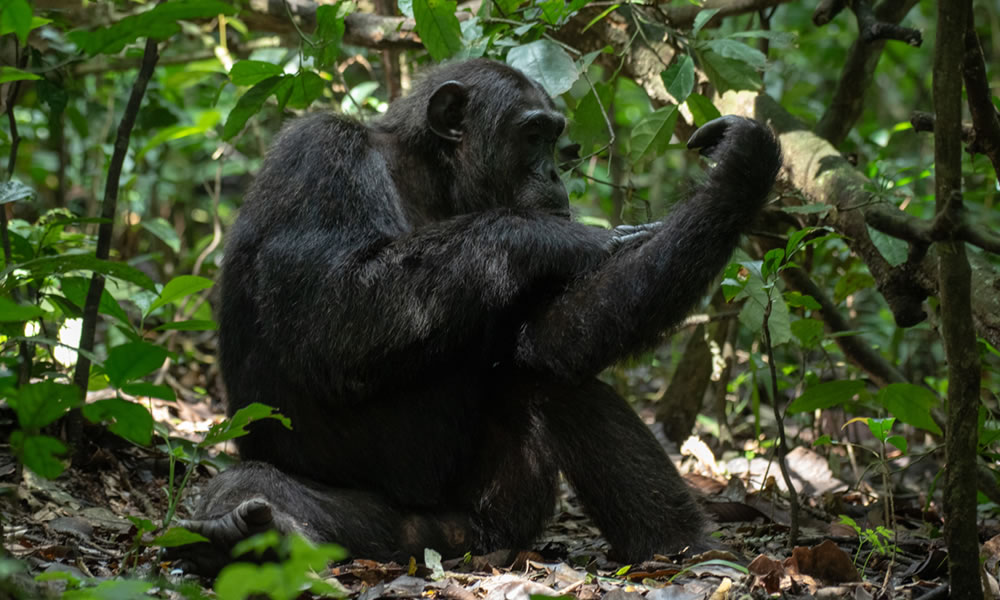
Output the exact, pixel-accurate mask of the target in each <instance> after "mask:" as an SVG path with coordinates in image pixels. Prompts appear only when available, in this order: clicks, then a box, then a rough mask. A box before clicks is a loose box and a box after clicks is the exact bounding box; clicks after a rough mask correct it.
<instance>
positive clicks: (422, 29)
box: [413, 0, 462, 60]
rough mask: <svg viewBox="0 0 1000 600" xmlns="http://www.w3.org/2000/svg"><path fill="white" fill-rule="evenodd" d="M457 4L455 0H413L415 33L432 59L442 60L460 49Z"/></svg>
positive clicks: (460, 28)
mask: <svg viewBox="0 0 1000 600" xmlns="http://www.w3.org/2000/svg"><path fill="white" fill-rule="evenodd" d="M457 6H458V5H457V3H456V2H455V0H413V18H414V19H415V20H416V22H417V33H418V34H419V35H420V40H421V41H422V42H423V43H424V47H426V48H427V52H429V53H430V55H431V57H432V58H433V59H434V60H444V59H446V58H448V57H450V56H451V55H452V54H455V53H456V52H458V51H459V50H461V49H462V27H461V26H460V25H459V24H458V17H456V16H455V9H456V8H457Z"/></svg>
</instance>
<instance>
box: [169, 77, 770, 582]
mask: <svg viewBox="0 0 1000 600" xmlns="http://www.w3.org/2000/svg"><path fill="white" fill-rule="evenodd" d="M564 125H565V118H564V117H563V116H562V115H561V114H560V113H559V112H558V111H557V110H556V108H555V105H554V104H553V102H552V100H551V99H550V98H549V97H548V96H547V95H546V93H545V92H544V90H543V89H542V88H541V87H540V86H539V85H538V84H537V83H535V82H534V81H532V80H530V79H528V78H527V77H525V76H524V75H523V74H522V73H520V72H519V71H517V70H515V69H513V68H511V67H509V66H506V65H504V64H501V63H497V62H492V61H488V60H472V61H468V62H456V63H452V64H448V65H445V66H441V67H439V68H437V69H435V70H433V71H432V72H430V73H429V74H428V75H427V76H426V77H425V78H424V79H423V80H422V81H420V82H419V83H418V84H417V85H416V86H415V88H414V90H413V92H412V93H411V94H410V95H409V96H407V97H405V98H402V99H400V100H398V101H396V102H394V103H393V104H392V105H391V106H390V107H389V109H388V111H387V112H386V114H385V115H384V116H382V117H380V118H379V119H377V120H376V121H374V122H373V123H372V124H370V125H365V124H362V123H358V122H355V121H351V120H348V119H345V118H342V117H339V116H335V115H331V114H313V115H310V116H306V117H303V118H300V119H297V120H295V121H292V122H291V123H290V124H288V125H287V126H286V127H285V128H284V129H283V131H282V132H281V133H280V134H279V135H278V137H277V138H276V139H275V141H274V143H273V144H272V146H271V149H270V151H269V153H268V155H267V158H266V160H265V161H264V163H263V165H262V166H261V169H260V173H259V174H258V175H257V178H256V180H255V182H254V183H253V185H252V187H251V189H250V191H249V193H248V194H247V197H246V201H245V203H244V205H243V208H242V211H241V214H240V216H239V218H238V219H237V222H236V224H235V225H234V227H233V229H232V231H231V232H230V234H229V238H228V240H227V246H226V257H225V264H224V267H223V276H222V305H221V309H220V310H221V317H220V331H219V334H220V355H221V359H220V360H221V367H222V373H223V376H224V378H225V384H226V387H227V390H228V399H229V411H230V413H232V411H235V410H236V409H239V408H240V407H243V406H246V405H247V404H249V403H251V402H263V403H265V404H269V405H271V406H274V407H276V408H277V409H279V410H280V411H281V413H283V414H284V415H286V416H288V417H289V418H290V419H291V422H292V426H293V430H292V431H289V430H287V429H285V428H284V427H282V426H280V425H279V424H277V423H275V422H273V421H265V422H259V423H256V424H254V425H253V426H252V431H251V433H250V435H248V436H247V437H244V438H242V439H240V440H238V442H237V447H238V448H239V452H240V455H241V457H242V459H243V460H244V462H243V463H241V464H240V465H238V466H236V467H234V468H232V469H230V470H228V471H225V472H223V473H221V474H220V475H218V476H217V477H216V478H215V479H214V480H213V481H212V482H211V483H210V484H209V485H208V486H207V489H206V490H205V493H204V499H203V503H202V506H201V507H200V509H199V510H198V511H197V514H196V515H195V519H194V520H192V521H189V522H187V523H186V525H187V526H189V527H191V528H193V529H195V530H197V531H200V532H201V533H203V534H205V535H206V536H207V537H208V538H209V539H210V540H212V542H213V543H212V544H202V545H200V546H198V547H191V548H189V549H188V551H189V552H188V558H189V559H191V562H193V563H194V567H195V568H199V569H201V570H203V571H212V570H214V569H216V568H218V566H219V565H220V564H222V563H223V562H225V561H227V560H230V557H229V556H228V548H230V547H231V546H232V544H233V543H234V542H235V541H237V540H239V539H241V538H243V537H246V536H247V535H249V534H251V533H254V532H259V531H262V530H266V529H269V528H276V529H278V530H280V531H293V530H295V531H299V532H302V533H304V534H306V535H307V536H308V537H310V538H313V539H314V540H319V541H333V542H338V543H340V544H342V545H344V546H345V547H347V548H348V549H349V550H350V551H351V552H352V553H353V554H354V555H355V556H363V557H369V558H376V559H405V558H407V557H408V556H410V555H414V554H417V555H418V556H419V553H420V552H422V551H423V549H424V548H425V547H431V548H435V549H437V550H438V551H440V552H441V553H442V554H444V555H445V556H460V555H462V554H463V553H465V552H468V551H472V552H486V551H491V550H496V549H501V548H504V549H510V548H519V547H524V546H525V545H526V544H528V543H530V541H531V540H532V538H533V537H534V536H536V535H537V534H538V533H539V531H540V529H541V528H542V526H543V524H544V522H545V520H546V519H547V518H548V517H549V516H550V515H551V513H552V511H553V507H554V503H555V497H556V481H557V474H558V472H559V471H560V470H561V471H562V472H563V473H564V474H565V475H566V477H567V478H568V480H569V481H570V483H571V484H572V486H573V487H574V489H575V490H576V492H577V494H578V496H579V497H580V499H581V501H582V502H583V504H584V506H585V508H586V510H587V512H588V513H589V514H590V516H591V517H592V518H593V519H594V520H595V522H596V523H597V525H598V526H599V528H600V530H601V532H602V533H603V534H604V535H605V536H606V537H607V539H608V541H609V542H610V544H611V547H612V552H613V556H614V557H616V558H618V559H620V560H623V561H639V560H642V559H646V558H649V557H651V556H652V555H653V554H654V553H657V552H670V551H678V550H680V549H682V548H684V547H685V546H688V545H691V544H699V543H701V541H702V534H703V531H702V530H703V524H704V520H703V517H702V515H701V513H700V511H699V509H698V507H697V506H696V504H695V501H694V500H693V498H692V495H691V493H690V492H689V491H688V489H687V487H686V486H685V484H684V482H683V480H682V479H681V477H680V476H679V475H678V473H677V471H676V469H675V468H674V466H673V465H672V464H671V462H670V460H669V459H668V457H667V455H666V454H665V453H664V451H663V449H662V448H661V447H660V445H659V444H658V442H657V441H656V439H655V438H654V437H653V435H652V434H651V433H650V432H649V430H648V429H647V427H646V426H645V425H644V424H643V423H642V421H641V420H640V419H639V417H638V416H637V415H636V414H635V413H634V411H633V410H632V409H631V408H630V407H629V405H628V404H627V403H626V402H625V401H624V400H623V399H622V398H621V397H619V396H618V395H617V394H616V393H615V392H614V391H612V389H611V388H610V387H608V386H607V385H605V384H603V383H601V382H599V381H598V380H597V379H596V375H597V374H598V372H600V371H601V370H602V369H603V368H605V367H607V366H608V365H610V364H611V363H613V362H614V361H617V360H619V359H621V358H623V357H626V356H628V355H630V354H634V353H636V352H638V351H641V350H643V349H646V348H649V347H650V346H652V345H654V344H655V343H656V341H657V340H658V339H660V336H661V334H662V333H663V332H664V331H666V330H668V329H670V328H671V327H672V326H674V325H675V324H677V323H678V321H679V320H681V319H682V318H683V317H684V316H685V313H687V311H688V310H690V309H691V308H692V306H693V305H694V304H695V303H696V302H697V301H698V299H699V297H700V296H701V295H702V294H703V293H704V292H705V290H706V288H707V287H708V285H709V283H710V282H711V281H712V279H713V278H714V277H715V276H716V275H717V274H718V273H719V271H720V270H721V269H722V268H723V267H724V266H725V264H726V262H727V259H728V258H729V256H730V254H731V252H732V250H733V248H734V247H735V245H736V244H737V241H738V239H739V236H740V234H741V232H743V231H744V230H745V229H746V228H747V226H748V224H749V223H750V222H751V221H752V220H753V218H754V216H755V215H756V213H757V212H758V210H759V209H760V208H761V206H762V205H763V203H764V200H765V197H766V196H767V194H768V192H769V191H770V189H771V186H772V184H773V182H774V179H775V176H776V174H777V171H778V167H779V164H780V151H779V147H778V144H777V142H776V140H775V139H774V137H773V136H772V135H771V133H770V132H769V131H768V129H767V128H766V127H765V126H763V125H761V124H759V123H757V122H755V121H751V120H748V119H743V118H738V117H722V118H720V119H716V120H714V121H712V122H710V123H708V124H706V125H705V126H703V127H702V128H701V129H699V130H698V131H697V132H696V133H695V134H694V135H693V136H692V137H691V139H690V142H689V144H688V145H689V147H691V148H695V149H699V150H700V151H701V153H702V154H704V155H706V156H708V157H710V158H712V159H714V160H715V161H716V162H717V165H716V166H715V167H714V168H713V169H712V170H711V171H710V174H709V175H708V177H707V180H706V182H705V183H704V184H703V185H701V186H700V188H699V189H698V191H697V192H696V193H695V194H694V196H693V197H692V198H690V199H688V200H687V201H686V202H683V203H681V204H680V205H679V206H677V207H676V208H675V209H674V210H673V211H672V213H671V214H670V215H669V216H668V217H667V218H666V219H665V220H664V221H663V222H661V223H657V224H653V225H650V226H644V227H638V228H619V229H616V230H611V231H607V230H603V229H600V228H595V227H588V226H585V225H582V224H580V223H575V222H573V221H572V220H570V218H569V205H568V200H567V196H566V191H565V189H564V187H563V184H562V181H561V180H560V177H559V173H558V172H557V170H556V166H555V156H554V155H555V152H554V150H555V143H556V140H557V138H558V137H559V136H560V134H561V133H562V131H563V128H564Z"/></svg>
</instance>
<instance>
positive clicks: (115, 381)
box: [104, 342, 170, 388]
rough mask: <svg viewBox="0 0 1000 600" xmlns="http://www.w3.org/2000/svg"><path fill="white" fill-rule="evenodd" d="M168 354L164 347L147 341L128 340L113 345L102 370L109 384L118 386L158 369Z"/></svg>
mask: <svg viewBox="0 0 1000 600" xmlns="http://www.w3.org/2000/svg"><path fill="white" fill-rule="evenodd" d="M168 356H170V353H169V352H168V351H167V349H166V348H163V347H162V346H156V345H154V344H150V343H147V342H130V343H128V344H122V345H120V346H115V347H114V348H112V349H111V352H109V353H108V358H107V360H105V361H104V372H105V373H106V374H107V376H108V380H109V381H110V382H111V385H112V386H114V387H116V388H120V387H122V386H123V385H125V384H126V383H129V382H130V381H134V380H136V379H139V378H140V377H143V376H145V375H148V374H150V373H152V372H153V371H155V370H156V369H159V368H160V366H162V365H163V361H164V360H166V358H167V357H168Z"/></svg>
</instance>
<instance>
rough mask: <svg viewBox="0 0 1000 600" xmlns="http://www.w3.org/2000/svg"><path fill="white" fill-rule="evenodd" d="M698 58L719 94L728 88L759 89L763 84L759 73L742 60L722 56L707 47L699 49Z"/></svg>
mask: <svg viewBox="0 0 1000 600" xmlns="http://www.w3.org/2000/svg"><path fill="white" fill-rule="evenodd" d="M698 58H699V59H700V62H701V66H702V68H703V69H704V70H705V74H706V75H707V76H708V79H709V81H711V82H712V85H713V86H715V89H716V90H717V91H718V92H719V93H720V94H721V93H722V92H725V91H728V90H737V91H738V90H759V89H760V88H761V87H762V86H763V83H762V82H761V79H760V73H758V72H757V69H755V68H754V67H753V66H752V65H750V64H748V63H747V62H746V61H744V60H740V59H736V58H729V57H726V56H722V55H721V54H719V53H717V52H713V51H712V50H708V49H703V50H700V51H699V52H698Z"/></svg>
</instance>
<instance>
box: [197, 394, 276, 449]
mask: <svg viewBox="0 0 1000 600" xmlns="http://www.w3.org/2000/svg"><path fill="white" fill-rule="evenodd" d="M261 419H277V420H278V421H279V422H280V423H281V424H282V425H284V426H285V427H286V428H288V429H291V428H292V422H291V421H289V420H288V417H285V416H283V415H282V414H280V413H278V412H277V411H276V410H275V409H274V408H272V407H270V406H267V405H266V404H260V403H259V402H254V403H253V404H250V405H248V406H244V407H243V408H241V409H239V410H238V411H236V413H235V414H233V416H231V417H229V418H228V419H226V420H225V421H223V422H222V423H218V424H216V425H213V426H212V428H211V429H209V431H208V433H207V434H205V439H203V440H202V441H201V442H200V443H199V444H198V446H199V447H202V448H206V447H208V446H214V445H215V444H221V443H222V442H226V441H229V440H231V439H234V438H238V437H243V436H244V435H246V434H247V433H249V431H247V428H246V427H247V425H249V424H250V423H253V422H254V421H259V420H261Z"/></svg>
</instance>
